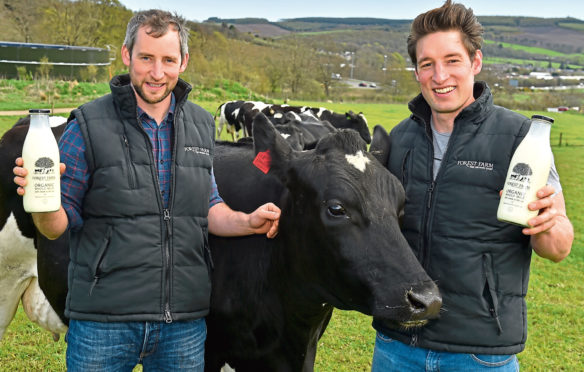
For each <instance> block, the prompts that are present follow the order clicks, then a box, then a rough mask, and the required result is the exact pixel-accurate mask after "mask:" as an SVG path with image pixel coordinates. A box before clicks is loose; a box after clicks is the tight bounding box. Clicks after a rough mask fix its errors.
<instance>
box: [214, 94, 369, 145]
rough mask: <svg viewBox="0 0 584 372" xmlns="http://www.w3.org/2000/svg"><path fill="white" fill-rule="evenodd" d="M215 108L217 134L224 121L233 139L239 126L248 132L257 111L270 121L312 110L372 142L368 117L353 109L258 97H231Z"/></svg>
mask: <svg viewBox="0 0 584 372" xmlns="http://www.w3.org/2000/svg"><path fill="white" fill-rule="evenodd" d="M217 111H219V112H221V115H220V118H219V123H218V125H217V133H218V135H220V134H221V132H222V130H223V126H224V125H225V123H227V124H228V127H227V128H228V133H231V134H232V136H233V138H234V139H235V138H237V132H238V131H239V130H243V135H244V136H249V135H251V131H252V128H251V126H252V122H253V118H254V117H255V115H257V114H258V113H259V112H261V113H263V114H264V115H266V116H267V117H268V118H269V119H270V120H271V121H272V122H273V121H274V120H276V121H277V120H278V118H281V117H283V114H286V113H296V114H300V113H312V115H314V116H315V117H316V118H317V119H319V120H322V121H328V122H329V123H330V124H331V125H332V126H333V127H335V128H337V129H353V130H355V131H357V132H358V133H359V134H360V135H361V138H363V140H365V142H367V143H371V133H370V132H369V127H368V124H367V119H366V118H365V115H363V113H362V112H360V113H359V114H355V113H353V111H348V112H346V113H344V114H340V113H335V112H333V111H331V110H328V109H326V108H324V107H319V108H315V107H309V106H290V105H277V104H268V103H264V102H257V101H230V102H226V103H224V104H222V105H220V106H219V108H218V109H217Z"/></svg>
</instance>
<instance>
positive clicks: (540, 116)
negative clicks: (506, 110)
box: [531, 115, 554, 124]
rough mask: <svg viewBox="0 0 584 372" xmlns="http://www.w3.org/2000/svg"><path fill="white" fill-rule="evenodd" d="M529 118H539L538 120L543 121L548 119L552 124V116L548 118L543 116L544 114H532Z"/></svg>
mask: <svg viewBox="0 0 584 372" xmlns="http://www.w3.org/2000/svg"><path fill="white" fill-rule="evenodd" d="M531 119H539V120H543V121H549V122H550V123H552V124H553V122H554V119H553V118H550V117H549V116H544V115H532V116H531Z"/></svg>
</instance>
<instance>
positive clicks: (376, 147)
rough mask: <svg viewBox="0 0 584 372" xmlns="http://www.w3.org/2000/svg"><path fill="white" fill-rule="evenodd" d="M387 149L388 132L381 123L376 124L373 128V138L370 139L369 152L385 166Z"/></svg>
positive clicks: (388, 145)
mask: <svg viewBox="0 0 584 372" xmlns="http://www.w3.org/2000/svg"><path fill="white" fill-rule="evenodd" d="M389 150H390V144H389V134H387V131H386V130H385V129H384V128H383V127H382V126H381V125H376V126H375V128H373V139H372V140H371V146H370V147H369V152H370V153H371V155H373V156H374V157H375V158H376V159H377V160H379V162H380V163H381V164H383V166H384V167H387V160H388V159H389Z"/></svg>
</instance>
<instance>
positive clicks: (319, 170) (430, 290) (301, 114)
mask: <svg viewBox="0 0 584 372" xmlns="http://www.w3.org/2000/svg"><path fill="white" fill-rule="evenodd" d="M218 112H220V113H221V114H220V117H219V118H218V120H219V124H218V131H221V130H222V128H223V127H224V126H225V125H227V128H228V131H230V132H231V133H232V134H233V136H234V138H235V134H236V133H237V131H243V132H244V138H240V139H239V140H238V141H237V142H231V141H229V142H228V141H217V143H216V147H215V153H214V162H213V167H214V172H215V177H216V181H217V185H218V188H219V192H220V194H221V196H222V197H223V199H224V200H225V201H226V203H227V204H228V205H230V206H231V207H232V208H233V209H236V210H241V211H244V212H251V211H252V210H254V209H255V208H256V207H257V206H259V205H261V204H263V203H266V202H273V203H275V204H277V205H278V206H279V207H280V208H281V209H282V215H281V219H280V230H279V234H278V236H277V237H276V238H275V239H267V238H266V237H264V236H260V235H257V236H247V237H232V238H221V237H216V236H213V235H211V236H210V237H209V244H210V247H211V252H212V262H213V269H212V285H213V291H212V295H211V309H210V314H209V316H208V317H207V326H208V336H207V343H206V355H205V360H206V370H207V371H219V370H220V369H221V367H222V366H223V365H225V364H226V363H228V364H229V365H230V366H231V367H233V368H234V369H235V370H236V371H237V372H240V371H312V370H313V366H314V360H315V356H316V347H317V342H318V339H319V338H320V337H321V336H322V334H323V333H324V332H325V329H326V327H327V325H328V322H329V320H330V318H331V315H332V311H333V308H337V309H342V310H356V311H359V312H362V313H364V314H367V315H372V316H376V317H382V318H386V319H388V320H390V321H392V322H393V323H394V324H395V325H396V327H414V326H421V325H423V324H425V323H426V322H427V321H428V320H429V319H433V318H436V317H437V316H438V314H439V311H440V307H441V304H442V300H441V297H440V294H439V291H438V288H437V286H436V285H435V283H434V282H433V281H432V280H431V279H430V278H429V277H428V275H427V274H426V273H425V272H424V270H423V268H422V267H421V265H420V264H419V263H418V261H417V259H416V257H415V256H414V254H413V253H412V251H411V249H410V247H409V246H408V244H407V242H406V240H405V238H404V237H403V236H402V234H401V233H400V229H399V218H400V213H401V210H402V207H403V203H404V199H405V195H404V190H403V188H402V186H401V184H400V183H399V181H398V180H397V179H396V178H395V177H394V176H393V175H392V174H391V173H390V172H389V171H388V170H387V169H386V168H385V167H384V166H383V165H382V163H381V162H382V161H384V159H387V153H388V149H387V148H384V146H383V144H384V143H386V141H384V136H386V135H387V133H385V131H384V130H383V129H382V128H381V127H376V128H375V130H374V136H373V138H371V135H370V132H369V129H368V126H367V122H366V120H365V117H364V116H363V114H357V115H355V114H353V113H352V112H348V113H346V114H345V115H339V114H335V113H333V112H331V111H329V110H326V109H314V108H308V107H293V106H285V105H266V104H262V103H259V102H245V101H234V102H227V103H225V104H223V105H221V106H220V108H219V109H218ZM26 121H27V120H26V119H24V120H23V121H22V122H19V123H17V124H15V126H14V127H13V128H12V129H10V130H8V131H7V132H6V133H5V134H4V136H3V137H2V138H1V139H0V159H2V162H0V339H1V338H2V335H3V334H4V331H5V330H6V328H7V327H8V325H9V324H10V321H11V320H12V318H13V317H14V314H15V311H16V309H17V307H18V304H19V302H20V301H22V306H23V308H24V310H25V312H26V314H27V316H28V317H29V318H30V320H31V321H34V322H36V323H38V324H39V325H40V326H41V327H43V328H45V329H47V330H49V331H50V332H53V333H54V334H56V335H58V334H59V333H63V332H65V331H66V329H67V326H66V324H67V319H66V318H65V317H64V316H63V313H64V306H65V296H66V292H67V262H68V254H69V253H68V242H67V237H66V236H65V237H62V238H60V239H58V240H56V241H48V240H46V239H44V238H43V237H42V236H40V234H38V233H37V232H36V230H35V228H34V225H33V224H32V219H31V218H30V216H29V215H27V214H26V213H25V212H24V210H23V207H22V200H21V198H20V197H19V196H18V195H17V194H16V192H15V185H14V183H13V175H12V167H13V162H12V159H14V158H16V157H17V156H19V155H20V150H21V149H22V144H23V141H24V137H25V135H26V131H27V129H28V125H27V123H26ZM63 127H64V124H63V125H60V126H57V127H54V128H53V133H54V134H55V136H56V137H59V136H60V135H61V133H62V130H63ZM248 135H249V136H248ZM367 143H371V147H370V150H369V151H367ZM266 150H269V153H270V156H271V161H270V163H269V169H263V171H262V170H260V169H258V168H257V167H256V166H254V164H253V160H254V158H255V157H256V155H257V154H258V153H259V152H264V151H266ZM266 172H267V173H266Z"/></svg>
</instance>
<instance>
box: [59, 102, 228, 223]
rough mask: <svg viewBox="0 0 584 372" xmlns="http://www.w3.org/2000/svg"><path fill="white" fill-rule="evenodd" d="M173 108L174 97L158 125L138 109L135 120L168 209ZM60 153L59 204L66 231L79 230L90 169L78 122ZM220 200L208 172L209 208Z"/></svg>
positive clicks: (62, 142) (62, 141) (72, 124)
mask: <svg viewBox="0 0 584 372" xmlns="http://www.w3.org/2000/svg"><path fill="white" fill-rule="evenodd" d="M174 109H175V99H174V94H172V100H171V104H170V109H169V110H168V114H167V115H166V118H165V119H164V120H163V121H162V123H161V124H160V125H158V124H157V123H156V121H155V120H154V119H152V118H151V117H150V116H149V115H148V114H147V113H145V112H144V111H143V110H142V109H141V108H140V107H138V117H139V118H140V123H141V124H142V127H143V128H144V130H145V131H146V133H147V134H148V137H149V138H150V143H151V144H152V151H153V154H154V159H156V164H155V165H156V168H157V170H158V182H159V185H160V194H161V195H162V200H163V203H164V207H165V208H166V207H167V206H168V199H169V196H170V195H169V194H170V170H171V163H172V150H171V147H172V138H173V125H172V123H173V118H174ZM59 152H60V155H61V162H63V163H65V165H66V166H67V169H66V171H65V174H63V175H62V176H61V201H62V204H63V208H64V209H65V212H67V217H68V219H69V228H71V229H79V228H80V227H81V226H82V225H83V219H82V217H81V209H82V203H83V198H84V197H85V193H86V192H87V188H88V183H89V176H90V174H89V169H88V166H87V161H86V159H85V142H84V140H83V135H82V134H81V129H80V128H79V123H77V120H75V119H73V120H71V122H69V124H67V128H66V129H65V132H64V133H63V135H62V136H61V139H60V140H59ZM221 202H223V200H222V199H221V197H220V196H219V192H218V190H217V184H216V183H215V176H214V174H213V171H212V170H211V197H210V198H209V208H211V207H212V206H214V205H215V204H218V203H221Z"/></svg>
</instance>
